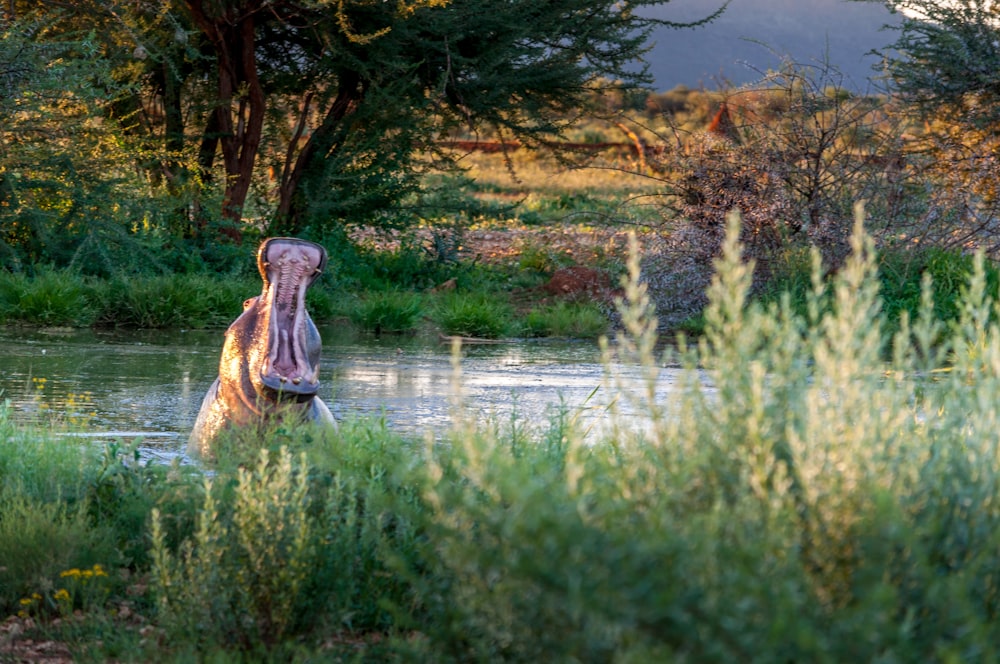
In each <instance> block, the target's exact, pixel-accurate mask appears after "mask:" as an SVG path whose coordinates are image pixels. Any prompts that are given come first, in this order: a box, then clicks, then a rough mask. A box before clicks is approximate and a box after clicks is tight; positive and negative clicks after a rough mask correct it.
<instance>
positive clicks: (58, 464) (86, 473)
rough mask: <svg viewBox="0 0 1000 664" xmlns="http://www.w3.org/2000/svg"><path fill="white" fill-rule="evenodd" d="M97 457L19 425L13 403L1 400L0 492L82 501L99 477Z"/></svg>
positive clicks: (49, 500)
mask: <svg viewBox="0 0 1000 664" xmlns="http://www.w3.org/2000/svg"><path fill="white" fill-rule="evenodd" d="M96 458H97V454H96V453H95V452H94V451H93V450H90V449H87V448H85V447H81V446H79V445H75V444H73V443H72V442H68V441H66V440H65V439H62V440H58V441H57V440H56V439H55V438H54V437H53V436H51V435H45V434H41V433H39V432H32V431H27V430H24V429H22V428H20V427H18V426H16V425H15V420H14V411H13V408H12V407H11V405H10V403H8V402H6V401H2V400H0V493H2V494H3V495H9V496H13V495H18V494H20V495H24V496H26V497H28V498H29V499H32V500H38V501H42V502H57V501H59V500H64V501H68V502H75V501H77V500H80V499H81V498H82V497H83V495H84V492H85V487H86V485H87V484H88V483H89V482H90V481H91V479H92V477H93V476H94V474H95V470H94V468H93V464H94V461H95V460H96Z"/></svg>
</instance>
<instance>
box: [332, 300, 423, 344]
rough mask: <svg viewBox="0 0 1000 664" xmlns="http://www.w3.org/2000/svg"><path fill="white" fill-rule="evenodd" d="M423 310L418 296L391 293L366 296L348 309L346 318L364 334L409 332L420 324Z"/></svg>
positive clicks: (421, 301)
mask: <svg viewBox="0 0 1000 664" xmlns="http://www.w3.org/2000/svg"><path fill="white" fill-rule="evenodd" d="M423 311H424V307H423V298H422V297H421V296H420V295H418V294H416V293H408V292H405V291H396V290H393V291H385V292H380V293H370V294H368V296H367V297H365V298H363V299H361V300H359V301H358V303H357V305H356V306H355V308H354V309H352V310H351V313H350V318H351V322H352V323H354V324H355V325H356V326H357V327H359V328H360V329H362V330H364V331H366V332H374V333H376V334H380V333H382V332H388V333H399V332H410V331H412V330H414V329H416V327H417V325H418V324H419V323H420V320H421V317H422V316H423Z"/></svg>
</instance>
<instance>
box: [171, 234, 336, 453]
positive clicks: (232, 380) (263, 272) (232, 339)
mask: <svg viewBox="0 0 1000 664" xmlns="http://www.w3.org/2000/svg"><path fill="white" fill-rule="evenodd" d="M324 267H326V250H325V249H324V248H323V247H321V246H320V245H318V244H315V243H313V242H307V241H305V240H297V239H294V238H286V237H276V238H269V239H267V240H264V241H263V242H262V243H261V245H260V248H259V249H258V250H257V269H258V270H259V271H260V276H261V278H262V279H263V280H264V289H263V291H261V294H260V295H259V296H257V297H253V298H250V299H249V300H247V301H246V302H244V303H243V313H242V314H241V315H240V316H239V317H238V318H237V319H236V320H235V321H233V324H232V325H230V326H229V329H227V330H226V335H225V341H224V343H223V346H222V357H221V359H220V360H219V377H218V378H216V379H215V382H214V383H212V386H211V387H210V388H209V389H208V394H206V395H205V399H204V400H203V401H202V404H201V410H200V412H199V413H198V418H197V420H195V424H194V430H193V431H192V432H191V437H190V439H189V441H188V451H189V452H190V453H191V454H193V455H200V456H205V457H210V456H211V455H212V447H213V443H214V442H215V440H216V438H217V437H218V436H219V434H220V432H222V431H223V430H224V429H226V428H227V427H231V426H247V425H258V426H259V425H261V424H264V423H266V422H269V421H274V420H275V419H279V420H281V421H285V420H286V419H288V418H295V419H296V420H299V421H310V420H311V421H316V422H321V423H328V424H331V425H332V424H334V419H333V415H332V414H331V413H330V409H329V408H328V407H327V405H326V404H325V403H323V401H322V399H320V398H319V397H318V396H317V392H318V391H319V356H320V349H321V340H320V336H319V331H318V330H317V329H316V325H315V324H314V323H313V321H312V318H310V317H309V312H307V311H306V289H308V288H309V286H310V285H312V283H313V282H314V281H315V280H316V279H317V277H319V275H320V274H321V273H322V272H323V268H324Z"/></svg>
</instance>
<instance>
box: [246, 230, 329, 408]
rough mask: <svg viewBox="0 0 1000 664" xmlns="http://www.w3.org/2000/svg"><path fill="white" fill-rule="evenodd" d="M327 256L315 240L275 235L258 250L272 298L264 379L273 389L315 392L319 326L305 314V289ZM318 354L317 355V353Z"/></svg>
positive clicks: (261, 270)
mask: <svg viewBox="0 0 1000 664" xmlns="http://www.w3.org/2000/svg"><path fill="white" fill-rule="evenodd" d="M325 262H326V255H325V252H323V250H322V248H320V247H319V246H317V245H314V244H312V243H311V242H303V241H301V240H294V239H290V238H276V239H273V240H270V241H268V242H267V243H265V244H264V245H263V246H262V247H261V249H260V252H259V254H258V267H259V268H260V273H261V276H262V277H263V279H264V284H265V286H266V287H265V291H264V295H263V297H264V298H266V299H267V300H268V302H267V303H266V304H267V305H268V307H267V308H268V310H269V311H270V316H269V321H268V340H267V357H266V359H265V362H264V367H263V369H262V371H261V380H262V381H263V383H264V385H265V386H267V387H268V388H270V389H272V390H276V391H279V392H286V393H290V394H291V395H312V394H315V393H316V391H317V389H318V388H319V366H318V357H310V341H312V342H313V343H314V344H316V345H317V346H318V343H317V342H318V340H316V339H312V340H311V339H310V337H309V334H310V330H313V334H315V332H314V328H313V326H312V323H311V321H310V319H309V316H308V314H307V313H306V290H307V289H308V288H309V286H310V285H311V284H312V282H313V281H315V280H316V278H317V277H318V276H319V274H320V273H321V272H322V270H323V267H324V265H325ZM314 354H315V353H314Z"/></svg>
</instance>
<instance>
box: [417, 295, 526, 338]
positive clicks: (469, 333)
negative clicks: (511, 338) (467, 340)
mask: <svg viewBox="0 0 1000 664" xmlns="http://www.w3.org/2000/svg"><path fill="white" fill-rule="evenodd" d="M431 317H432V318H433V319H434V321H435V322H436V323H437V324H438V326H440V327H441V329H442V331H443V332H444V333H445V334H449V335H458V336H463V337H481V338H484V339H495V338H497V337H501V336H503V335H504V333H505V332H506V331H507V330H508V329H510V327H511V325H512V324H513V318H514V312H513V310H512V309H511V308H510V306H509V305H508V304H507V303H506V302H503V301H502V300H498V299H497V298H495V297H491V296H489V295H484V294H470V293H457V292H456V293H449V294H447V295H445V296H443V297H442V298H441V299H440V300H438V301H437V303H436V304H435V306H434V309H433V311H432V312H431Z"/></svg>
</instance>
